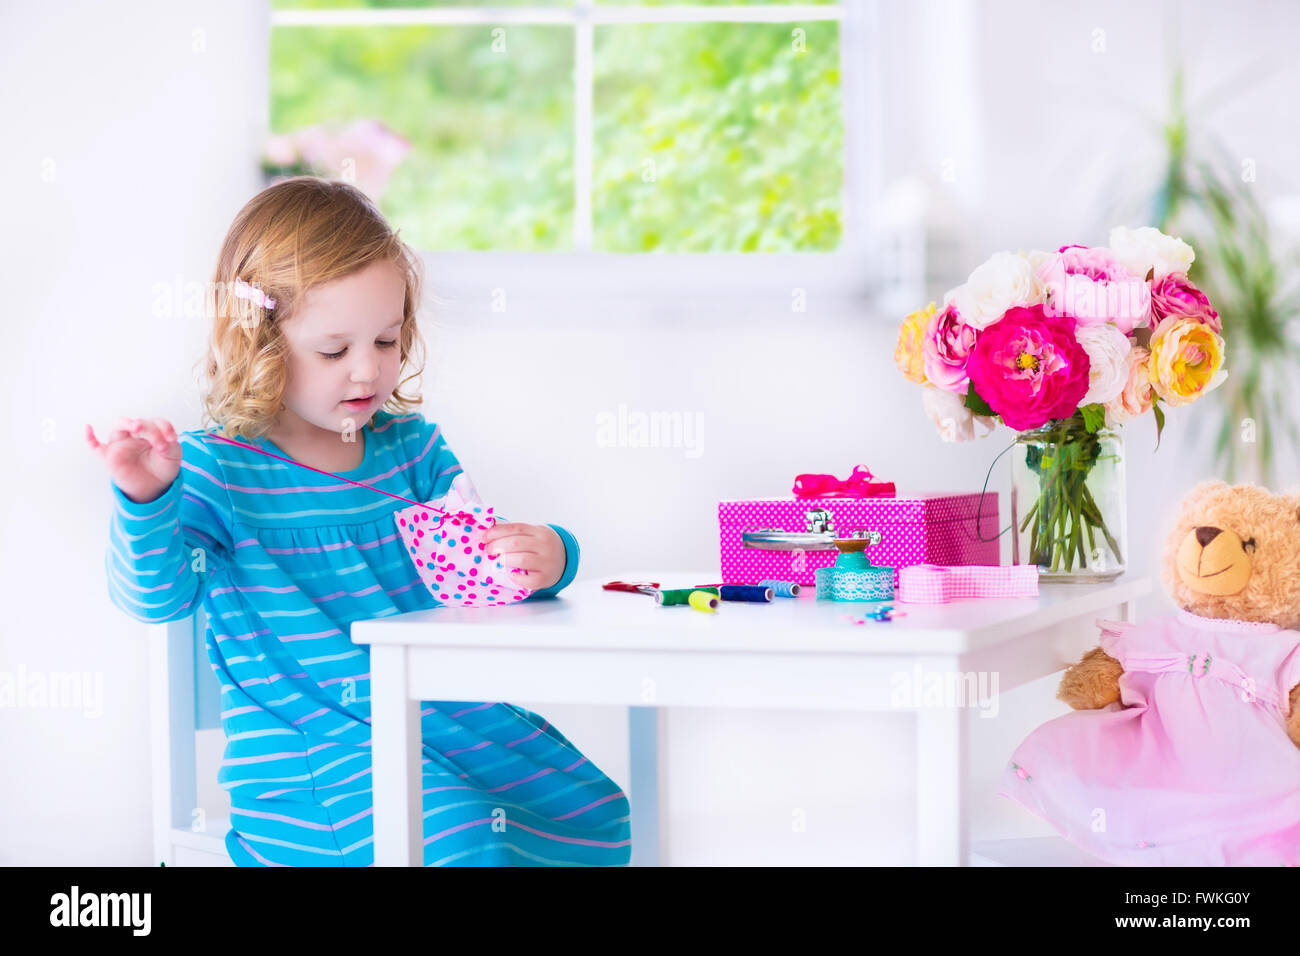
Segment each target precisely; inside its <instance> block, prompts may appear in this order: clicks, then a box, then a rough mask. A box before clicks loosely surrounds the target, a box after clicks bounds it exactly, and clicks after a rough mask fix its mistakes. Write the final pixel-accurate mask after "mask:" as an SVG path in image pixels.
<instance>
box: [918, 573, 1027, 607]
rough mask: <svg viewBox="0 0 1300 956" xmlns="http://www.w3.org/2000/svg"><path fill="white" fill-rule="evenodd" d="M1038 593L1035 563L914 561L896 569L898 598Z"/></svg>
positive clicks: (944, 599) (925, 600)
mask: <svg viewBox="0 0 1300 956" xmlns="http://www.w3.org/2000/svg"><path fill="white" fill-rule="evenodd" d="M1037 594H1038V565H1036V564H1012V565H987V564H965V565H952V566H945V565H939V564H913V565H909V566H908V567H905V568H899V569H898V599H899V600H900V601H902V602H904V603H906V604H947V603H948V602H949V601H952V600H955V599H958V598H987V597H1000V598H1022V597H1034V596H1035V595H1037Z"/></svg>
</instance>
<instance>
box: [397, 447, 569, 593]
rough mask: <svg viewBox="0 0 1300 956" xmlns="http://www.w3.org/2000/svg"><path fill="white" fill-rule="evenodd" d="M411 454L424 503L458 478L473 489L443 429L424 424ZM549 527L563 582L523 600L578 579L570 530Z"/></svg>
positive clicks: (500, 518) (499, 518)
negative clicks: (560, 550)
mask: <svg viewBox="0 0 1300 956" xmlns="http://www.w3.org/2000/svg"><path fill="white" fill-rule="evenodd" d="M410 451H411V453H412V454H413V457H414V460H415V464H416V471H415V490H416V493H417V494H419V495H420V500H421V501H432V500H433V499H435V498H438V497H441V496H442V495H445V494H446V493H447V492H448V490H450V488H451V485H452V482H453V481H457V479H458V478H459V481H457V485H458V487H461V486H463V487H464V488H466V489H469V488H472V487H473V485H472V482H471V481H470V479H469V476H468V475H466V474H465V470H464V468H462V467H461V464H460V460H459V459H458V458H457V457H456V455H455V454H454V453H453V452H452V450H451V448H450V447H448V445H447V441H446V439H445V438H444V437H443V434H442V429H441V428H439V427H438V426H437V425H435V424H432V423H430V422H423V424H422V425H421V428H420V429H419V439H418V447H416V448H412V449H410ZM496 519H497V521H498V522H506V521H509V520H510V519H509V518H507V517H505V515H501V514H498V515H496ZM550 527H551V528H554V529H555V533H556V534H558V535H559V536H560V540H561V541H562V542H563V543H564V571H563V573H562V574H561V575H560V580H558V581H556V582H555V584H554V585H552V586H551V587H549V588H542V589H540V590H537V591H534V592H533V593H532V594H530V595H528V597H527V598H525V599H524V600H527V601H531V600H532V599H533V598H539V597H540V598H548V597H555V596H556V595H557V594H559V593H560V591H562V590H563V589H564V588H566V587H568V586H569V584H570V583H572V581H573V579H574V578H575V577H576V576H577V573H578V560H579V558H580V557H581V553H582V552H581V550H580V549H579V547H578V539H577V538H575V537H574V536H573V534H572V533H571V532H570V531H569V530H568V529H567V528H563V527H561V526H560V525H558V524H552V525H550Z"/></svg>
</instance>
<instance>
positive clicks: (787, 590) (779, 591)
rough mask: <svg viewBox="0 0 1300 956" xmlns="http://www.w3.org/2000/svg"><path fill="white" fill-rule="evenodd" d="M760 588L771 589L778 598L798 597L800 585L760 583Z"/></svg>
mask: <svg viewBox="0 0 1300 956" xmlns="http://www.w3.org/2000/svg"><path fill="white" fill-rule="evenodd" d="M758 584H759V587H764V588H771V589H772V593H773V594H775V595H776V596H777V597H788V598H792V597H798V596H799V585H798V584H797V583H795V582H794V581H759V582H758Z"/></svg>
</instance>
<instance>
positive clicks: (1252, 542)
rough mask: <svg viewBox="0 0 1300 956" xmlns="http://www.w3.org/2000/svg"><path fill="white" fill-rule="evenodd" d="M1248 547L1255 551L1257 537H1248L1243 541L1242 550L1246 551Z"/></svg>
mask: <svg viewBox="0 0 1300 956" xmlns="http://www.w3.org/2000/svg"><path fill="white" fill-rule="evenodd" d="M1248 549H1249V550H1250V551H1254V550H1255V539H1254V538H1247V539H1246V540H1245V541H1243V542H1241V550H1242V551H1246V550H1248Z"/></svg>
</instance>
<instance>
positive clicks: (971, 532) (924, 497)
mask: <svg viewBox="0 0 1300 956" xmlns="http://www.w3.org/2000/svg"><path fill="white" fill-rule="evenodd" d="M979 508H980V496H979V494H978V493H965V492H960V493H952V492H930V493H923V494H917V495H913V496H911V497H898V498H747V499H729V500H725V501H720V502H719V503H718V526H719V529H720V536H721V573H722V580H723V581H725V582H726V583H728V584H757V583H758V582H760V581H764V580H777V581H794V582H797V583H798V584H803V585H808V586H812V585H813V584H814V583H815V581H814V572H815V571H816V570H817V569H818V568H825V567H829V566H831V565H833V564H834V563H835V558H836V557H837V556H838V555H839V552H838V551H837V550H836V549H835V548H834V547H832V548H830V549H828V550H816V551H769V550H766V549H761V548H746V547H744V546H743V544H742V535H743V534H744V533H745V532H746V531H758V530H760V529H763V528H772V529H776V530H779V531H794V532H800V533H803V532H806V531H807V530H808V513H809V512H810V511H815V510H818V509H820V510H823V511H827V512H829V513H830V516H831V528H832V529H833V530H834V531H836V532H840V531H852V530H856V529H861V530H866V531H879V532H880V534H881V536H882V539H881V542H880V544H878V545H875V546H874V547H871V548H868V549H867V557H868V558H870V559H871V563H872V564H876V565H881V566H884V567H892V568H893V569H894V585H895V586H897V585H898V570H899V569H900V568H905V567H908V566H910V565H913V564H942V565H958V564H982V565H995V564H998V563H999V559H1000V555H999V552H998V532H999V531H1001V530H1002V529H1001V528H1000V527H999V525H998V496H997V494H996V493H995V492H988V493H986V494H985V495H984V505H983V513H982V514H981V513H980V511H979ZM977 517H978V518H979V531H980V535H978V536H977V535H976V533H975V522H976V518H977ZM980 536H982V537H984V538H992V539H993V540H991V541H981V540H980Z"/></svg>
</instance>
